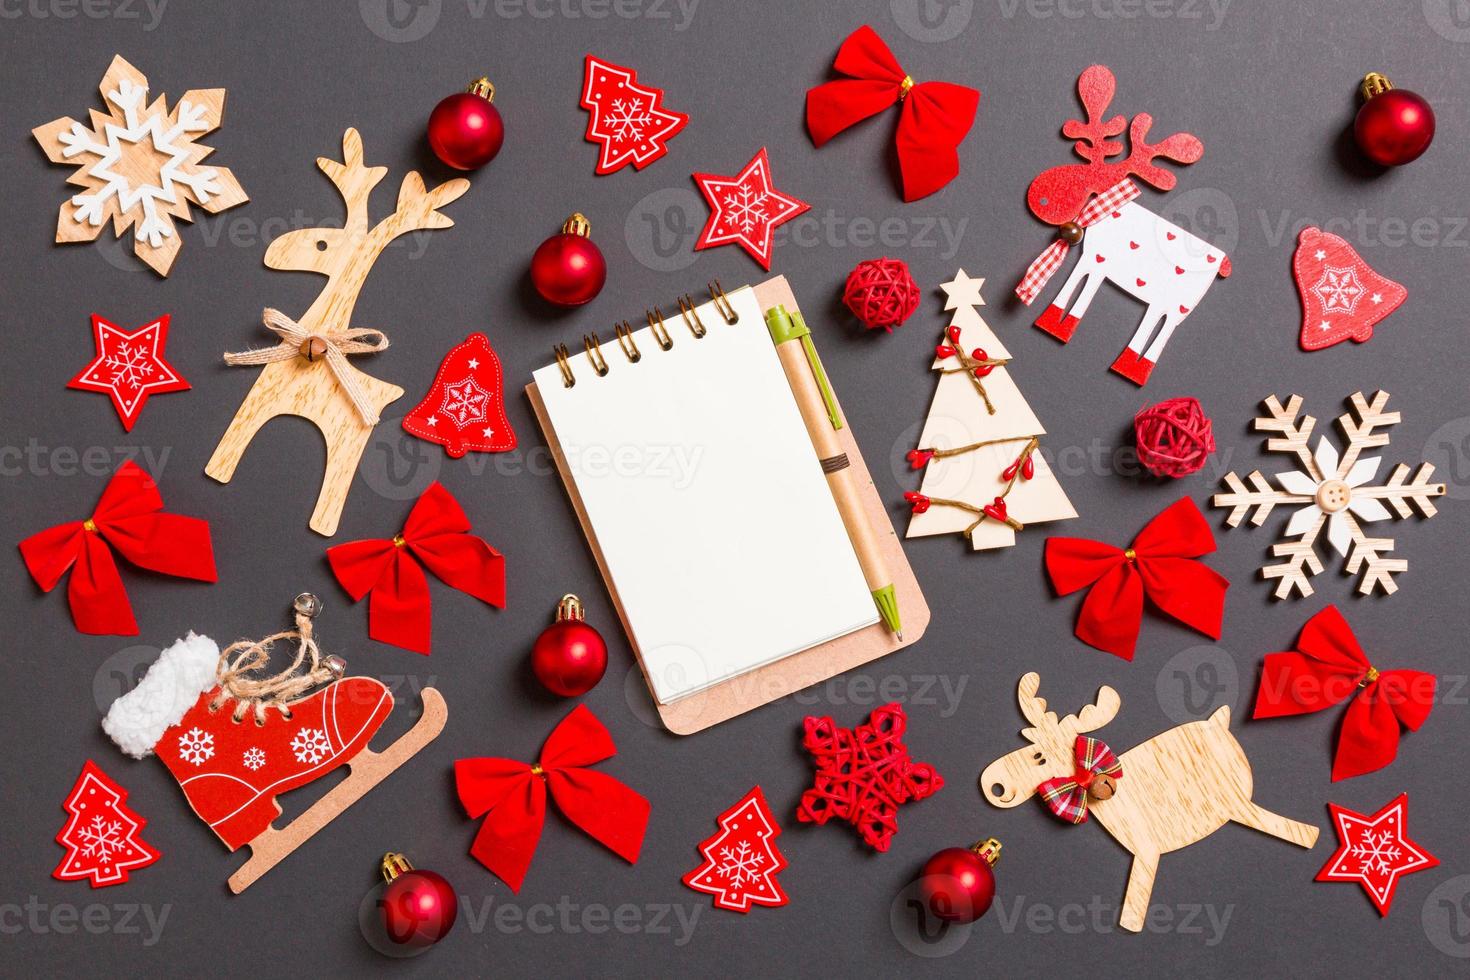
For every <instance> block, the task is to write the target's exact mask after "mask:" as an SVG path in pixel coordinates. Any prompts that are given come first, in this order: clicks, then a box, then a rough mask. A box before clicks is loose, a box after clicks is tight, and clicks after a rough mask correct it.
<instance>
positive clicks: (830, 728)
mask: <svg viewBox="0 0 1470 980" xmlns="http://www.w3.org/2000/svg"><path fill="white" fill-rule="evenodd" d="M907 727H908V718H907V716H905V715H904V713H903V706H902V705H898V704H885V705H884V706H883V707H881V708H878V709H877V710H875V711H874V712H873V713H872V714H871V715H870V716H869V717H868V721H867V722H866V723H865V724H862V725H858V726H857V727H856V728H838V727H837V723H836V722H834V721H833V720H832V719H831V718H814V717H808V718H807V719H806V737H805V738H804V739H802V745H803V746H804V747H805V748H806V750H807V751H808V752H810V753H811V755H812V761H813V762H815V763H816V767H817V774H816V778H815V780H814V781H813V784H812V788H811V789H809V790H807V791H806V792H804V793H802V794H801V804H800V805H799V806H798V807H797V811H796V819H797V820H800V821H801V822H802V823H818V824H822V823H826V822H827V821H828V820H830V819H832V818H833V817H837V818H839V819H841V820H846V821H847V822H848V823H850V824H852V825H853V826H854V827H856V828H857V831H858V835H859V836H861V837H862V839H863V842H864V843H866V844H867V845H868V846H869V847H871V848H873V850H875V851H886V850H888V845H889V843H890V842H891V841H892V839H893V835H894V834H896V833H898V808H899V806H900V805H901V804H904V803H907V802H909V801H910V800H922V799H924V798H925V797H926V796H933V795H934V794H935V793H936V792H938V791H939V789H940V787H942V786H943V785H944V779H943V777H941V776H940V775H939V773H937V772H935V771H934V767H933V766H931V765H929V764H928V763H924V762H914V761H913V760H912V759H910V758H909V750H908V747H907V746H905V745H904V744H903V733H904V729H905V728H907Z"/></svg>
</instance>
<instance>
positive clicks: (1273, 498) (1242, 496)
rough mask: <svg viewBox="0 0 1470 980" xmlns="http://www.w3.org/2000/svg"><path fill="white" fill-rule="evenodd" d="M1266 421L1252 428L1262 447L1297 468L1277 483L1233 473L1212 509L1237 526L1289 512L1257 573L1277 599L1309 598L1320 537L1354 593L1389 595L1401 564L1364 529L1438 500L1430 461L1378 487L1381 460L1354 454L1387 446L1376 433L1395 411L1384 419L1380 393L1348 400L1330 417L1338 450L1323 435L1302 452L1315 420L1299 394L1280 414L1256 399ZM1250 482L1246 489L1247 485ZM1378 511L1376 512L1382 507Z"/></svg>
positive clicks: (1277, 406)
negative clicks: (1353, 582)
mask: <svg viewBox="0 0 1470 980" xmlns="http://www.w3.org/2000/svg"><path fill="white" fill-rule="evenodd" d="M1264 404H1265V406H1266V414H1265V415H1262V416H1260V417H1258V418H1257V419H1256V422H1255V427H1256V429H1257V430H1260V431H1265V432H1274V433H1276V436H1275V437H1273V438H1269V439H1267V440H1266V448H1267V449H1268V450H1270V451H1271V452H1273V453H1284V454H1288V455H1294V456H1295V457H1296V458H1297V462H1298V463H1299V464H1300V466H1301V469H1300V470H1297V471H1294V472H1286V473H1278V474H1276V477H1275V479H1276V483H1277V484H1278V486H1274V487H1273V486H1272V485H1271V481H1270V480H1268V479H1267V478H1266V477H1264V476H1262V475H1261V471H1260V470H1255V471H1254V472H1252V473H1251V474H1250V475H1249V476H1247V477H1246V479H1245V480H1242V479H1241V478H1240V477H1239V476H1237V475H1236V474H1235V473H1234V472H1231V473H1227V474H1225V485H1226V486H1228V487H1229V488H1230V489H1229V491H1228V492H1226V493H1217V494H1215V497H1214V500H1213V504H1214V506H1216V507H1228V508H1230V516H1228V517H1226V518H1225V523H1227V524H1229V525H1230V526H1231V527H1239V526H1240V522H1241V519H1242V518H1244V517H1245V516H1246V514H1248V513H1251V511H1252V510H1254V513H1251V524H1253V525H1255V526H1256V527H1260V526H1261V525H1262V524H1264V523H1265V522H1266V518H1267V517H1269V516H1270V514H1271V511H1272V510H1274V509H1275V508H1276V507H1277V505H1280V506H1282V507H1290V508H1294V510H1295V513H1293V514H1292V515H1291V519H1290V520H1289V521H1287V524H1286V527H1285V529H1284V530H1283V531H1282V532H1281V536H1282V537H1283V538H1285V539H1294V540H1282V541H1279V542H1277V543H1276V544H1275V545H1273V546H1272V548H1271V553H1272V554H1273V555H1275V556H1276V557H1277V558H1281V559H1283V561H1281V562H1280V563H1278V564H1275V565H1267V566H1266V567H1265V568H1263V569H1261V576H1262V577H1263V578H1268V579H1272V578H1274V579H1277V580H1278V581H1277V583H1276V598H1278V599H1285V598H1288V597H1290V595H1291V593H1292V591H1293V590H1296V591H1297V592H1299V593H1301V596H1302V598H1306V597H1307V596H1309V595H1311V594H1312V586H1311V583H1310V581H1309V580H1310V579H1311V578H1312V576H1314V575H1318V574H1320V573H1321V571H1322V561H1321V559H1320V558H1318V557H1317V550H1316V545H1317V539H1318V538H1319V537H1321V536H1322V534H1323V532H1324V531H1325V532H1326V537H1327V543H1328V544H1330V545H1331V546H1332V549H1333V550H1334V551H1336V552H1337V553H1338V554H1339V555H1341V556H1342V557H1343V559H1344V563H1345V568H1346V571H1347V573H1348V574H1349V575H1356V574H1358V573H1359V572H1361V573H1362V577H1361V578H1360V579H1359V582H1358V592H1360V593H1361V594H1363V595H1370V594H1372V592H1373V590H1374V589H1375V588H1379V589H1382V590H1383V591H1384V592H1385V593H1387V594H1389V595H1392V594H1393V593H1395V592H1397V591H1398V584H1397V583H1396V582H1394V580H1393V576H1394V575H1395V574H1396V573H1398V572H1402V571H1405V570H1406V569H1407V568H1408V567H1409V563H1408V562H1407V561H1406V560H1404V559H1402V558H1388V557H1385V556H1386V554H1387V553H1388V552H1390V551H1392V550H1393V546H1394V542H1393V539H1392V538H1370V537H1368V535H1367V533H1366V532H1365V531H1364V530H1363V524H1366V523H1369V522H1372V521H1385V520H1388V519H1389V518H1391V517H1399V518H1405V517H1409V516H1410V515H1411V514H1413V513H1414V511H1416V510H1417V511H1418V512H1419V516H1421V517H1423V518H1426V519H1428V518H1430V517H1433V516H1434V515H1435V514H1436V513H1437V512H1438V511H1437V510H1436V508H1435V506H1434V503H1433V499H1432V498H1434V497H1440V496H1443V495H1444V492H1445V486H1444V484H1443V483H1430V482H1429V478H1430V477H1431V476H1433V475H1434V466H1433V464H1431V463H1421V464H1420V465H1419V469H1418V470H1416V471H1415V472H1414V477H1413V479H1412V480H1410V479H1409V466H1408V465H1407V464H1404V463H1400V464H1398V465H1397V466H1395V467H1394V470H1393V472H1392V473H1390V474H1389V476H1388V478H1387V479H1386V480H1383V481H1381V482H1380V481H1379V480H1377V479H1376V478H1377V476H1378V468H1379V465H1380V464H1381V463H1382V459H1381V458H1379V457H1377V456H1368V457H1364V456H1362V453H1363V450H1365V449H1374V448H1376V447H1378V446H1386V445H1388V433H1387V432H1375V431H1374V430H1375V429H1386V428H1387V427H1388V426H1391V425H1396V424H1397V423H1398V422H1399V420H1400V416H1399V413H1398V412H1385V411H1384V410H1383V409H1384V407H1385V406H1387V404H1388V392H1386V391H1380V392H1377V393H1375V394H1374V395H1373V400H1372V401H1371V402H1369V401H1368V400H1367V399H1366V398H1364V397H1363V393H1362V392H1361V391H1360V392H1357V393H1355V394H1354V395H1353V396H1352V398H1351V399H1349V406H1350V407H1349V410H1348V411H1346V412H1344V413H1343V414H1341V415H1339V416H1338V417H1337V424H1338V426H1339V427H1340V428H1341V429H1342V434H1343V437H1344V439H1345V442H1344V449H1343V451H1342V452H1341V453H1339V452H1338V451H1337V447H1336V446H1334V445H1333V444H1332V441H1331V440H1330V439H1329V438H1328V437H1327V436H1325V435H1324V436H1320V437H1319V438H1318V439H1317V445H1316V448H1313V447H1312V445H1311V439H1312V428H1313V427H1314V426H1315V425H1316V424H1317V420H1316V419H1315V418H1313V417H1312V416H1310V415H1303V416H1301V418H1300V419H1298V418H1297V415H1298V414H1299V413H1300V412H1301V408H1302V397H1301V396H1300V395H1292V396H1291V397H1290V398H1289V399H1287V402H1286V405H1285V406H1284V407H1283V406H1282V404H1281V402H1280V401H1279V400H1277V398H1276V396H1275V395H1272V396H1271V397H1270V398H1267V399H1266V401H1265V403H1264ZM1246 481H1249V483H1250V486H1247V485H1246ZM1385 504H1386V505H1387V506H1384V505H1385Z"/></svg>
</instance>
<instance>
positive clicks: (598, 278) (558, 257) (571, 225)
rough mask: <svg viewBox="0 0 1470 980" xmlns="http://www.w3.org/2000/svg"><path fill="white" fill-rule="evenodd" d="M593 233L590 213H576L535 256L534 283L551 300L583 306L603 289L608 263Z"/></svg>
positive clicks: (533, 263) (545, 242)
mask: <svg viewBox="0 0 1470 980" xmlns="http://www.w3.org/2000/svg"><path fill="white" fill-rule="evenodd" d="M591 235H592V223H591V222H590V221H588V220H587V217H586V215H583V214H580V213H578V214H574V215H572V216H571V217H570V218H568V219H567V220H566V223H565V224H563V225H562V226H561V234H559V235H552V236H551V237H550V238H548V239H546V241H544V242H542V243H541V246H540V247H539V248H537V249H536V254H535V255H532V256H531V282H533V283H534V284H535V285H536V292H538V293H540V294H541V296H542V297H543V298H544V299H545V300H546V301H547V302H548V303H555V304H556V305H557V306H581V305H582V304H583V303H586V302H588V301H589V300H591V299H592V298H593V297H594V296H596V295H597V294H598V293H600V292H602V286H603V283H605V282H607V262H606V261H605V260H604V259H603V257H602V249H600V248H598V247H597V246H596V245H595V244H593V242H592V238H591Z"/></svg>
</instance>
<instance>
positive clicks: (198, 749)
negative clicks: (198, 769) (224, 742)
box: [179, 728, 214, 766]
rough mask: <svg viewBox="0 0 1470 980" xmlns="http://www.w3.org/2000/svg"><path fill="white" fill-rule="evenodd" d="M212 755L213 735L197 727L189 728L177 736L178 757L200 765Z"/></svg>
mask: <svg viewBox="0 0 1470 980" xmlns="http://www.w3.org/2000/svg"><path fill="white" fill-rule="evenodd" d="M213 755H214V736H213V735H211V734H210V733H209V732H206V731H203V730H202V729H198V728H191V729H189V730H188V731H187V732H185V733H184V734H182V735H180V736H179V758H180V759H183V760H184V761H185V762H191V763H193V764H194V765H196V766H202V765H204V763H206V762H208V761H209V759H210V758H211V757H212V756H213Z"/></svg>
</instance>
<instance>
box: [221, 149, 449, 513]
mask: <svg viewBox="0 0 1470 980" xmlns="http://www.w3.org/2000/svg"><path fill="white" fill-rule="evenodd" d="M316 163H317V166H318V167H320V168H321V169H322V172H323V173H325V174H326V175H327V176H328V177H329V178H331V181H332V183H333V184H335V185H336V186H337V190H338V191H339V192H340V193H341V195H342V200H343V203H344V204H345V205H346V207H347V221H346V223H345V224H344V225H343V227H341V228H302V229H298V230H296V231H289V232H287V233H285V234H284V235H281V236H280V237H279V238H277V239H276V240H275V241H273V242H271V244H270V247H269V248H267V249H266V253H265V264H266V265H267V266H269V267H270V268H272V269H280V270H295V271H299V272H316V273H319V274H321V275H324V276H326V277H327V285H326V286H325V287H324V288H323V289H322V291H321V294H320V295H318V296H317V298H316V301H315V302H314V303H312V304H311V308H310V309H308V310H307V311H306V313H305V314H303V315H302V317H301V319H300V320H299V321H298V320H292V319H291V318H290V317H288V316H286V315H285V314H284V313H281V312H280V311H279V310H272V309H267V310H266V311H265V314H264V321H265V325H266V326H267V327H269V328H270V329H271V330H272V331H274V332H275V333H276V334H277V335H278V336H279V337H280V338H281V340H280V343H279V344H277V345H276V346H275V347H270V348H266V349H263V350H253V351H246V352H244V353H241V354H226V355H225V362H226V363H228V364H251V365H255V364H259V365H264V370H262V371H261V372H260V377H259V378H257V379H256V381H255V384H254V386H253V387H252V388H251V389H250V393H249V394H248V395H246V396H245V401H244V403H242V404H241V405H240V409H239V411H237V412H236V413H235V418H234V420H233V421H231V422H230V427H229V428H228V429H226V430H225V434H224V436H223V437H222V438H221V439H220V442H219V445H218V446H217V447H216V448H215V450H214V455H213V456H211V457H210V460H209V465H208V466H206V467H205V468H204V472H205V473H206V474H208V475H209V476H211V477H213V478H214V479H216V480H218V481H220V482H221V483H228V482H230V478H231V477H232V476H234V474H235V467H236V466H237V465H239V462H240V457H241V456H242V455H243V454H244V452H245V447H246V446H248V445H250V440H251V439H253V438H254V437H255V433H256V432H258V431H259V430H260V427H261V426H263V425H265V423H266V422H268V421H270V420H271V419H273V418H275V417H276V416H278V415H299V416H302V417H303V418H307V419H310V420H311V421H312V422H314V423H316V426H317V428H319V429H320V430H321V431H322V435H323V436H324V437H325V438H326V443H327V466H326V474H325V476H324V477H323V479H322V489H321V493H320V494H319V495H318V496H317V501H316V508H315V510H313V511H312V515H311V529H312V530H313V531H316V532H317V533H318V534H323V535H327V536H331V535H332V534H335V533H336V531H337V523H338V521H339V520H340V518H341V516H342V506H343V504H345V503H346V501H347V491H348V490H349V489H350V488H351V486H352V477H353V474H354V473H356V472H357V464H358V461H359V460H360V459H361V458H362V453H363V450H364V449H366V448H367V443H368V439H369V438H370V437H371V436H372V431H373V426H374V425H376V424H377V422H378V418H379V416H380V414H381V413H382V411H383V409H384V408H385V407H386V406H387V405H389V404H390V403H392V402H393V401H395V400H397V399H398V398H399V397H401V396H402V395H403V389H402V388H400V387H398V386H397V385H392V384H388V383H387V382H385V381H379V380H378V379H377V378H374V377H371V376H370V375H367V374H364V373H363V372H362V371H359V370H358V369H357V368H355V367H353V366H352V365H351V364H349V363H348V361H347V356H348V355H352V354H364V353H369V352H372V351H380V350H383V349H384V348H386V347H387V346H388V339H387V337H386V336H384V334H383V333H382V332H381V331H378V330H368V329H362V328H353V327H352V326H351V324H352V308H353V306H354V305H356V303H357V294H358V291H359V290H361V289H362V285H363V283H364V282H365V281H366V280H367V276H368V272H369V271H370V270H371V269H372V267H373V263H374V262H376V261H377V258H378V255H379V254H380V253H381V252H382V251H383V249H384V248H386V247H387V246H388V244H389V243H390V242H392V241H393V240H394V239H395V238H397V237H398V236H399V235H403V234H407V233H408V232H411V231H419V230H422V229H428V228H448V227H451V226H452V225H453V224H454V222H453V221H451V220H450V219H449V218H447V217H445V216H444V215H442V214H440V213H439V212H438V210H437V209H438V208H440V207H442V206H444V205H446V204H448V203H450V202H451V201H454V200H456V199H457V198H458V197H459V196H460V195H462V194H463V193H464V192H465V191H467V190H469V187H470V184H469V181H467V180H463V179H455V180H450V181H446V182H444V183H443V184H440V185H439V186H438V187H435V188H434V189H433V190H432V191H428V190H425V189H424V181H423V178H422V177H420V176H419V174H418V172H417V171H412V170H411V171H409V172H408V174H406V175H405V176H404V178H403V184H402V185H401V186H400V187H399V189H398V205H397V209H396V210H395V211H394V212H393V213H392V214H391V215H389V216H388V217H386V218H384V219H383V220H382V221H379V222H378V223H377V224H375V225H372V226H371V227H370V226H369V224H368V195H369V194H370V193H371V192H372V189H373V187H375V186H376V185H377V183H378V182H379V181H381V180H382V179H383V177H384V175H386V174H387V172H388V169H387V168H386V167H368V166H365V165H364V164H363V162H362V137H361V136H359V135H358V133H357V130H355V129H349V130H347V132H346V133H345V134H344V135H343V137H342V162H341V163H338V162H337V161H335V160H329V159H327V158H325V157H319V158H318V159H317V162H316Z"/></svg>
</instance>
